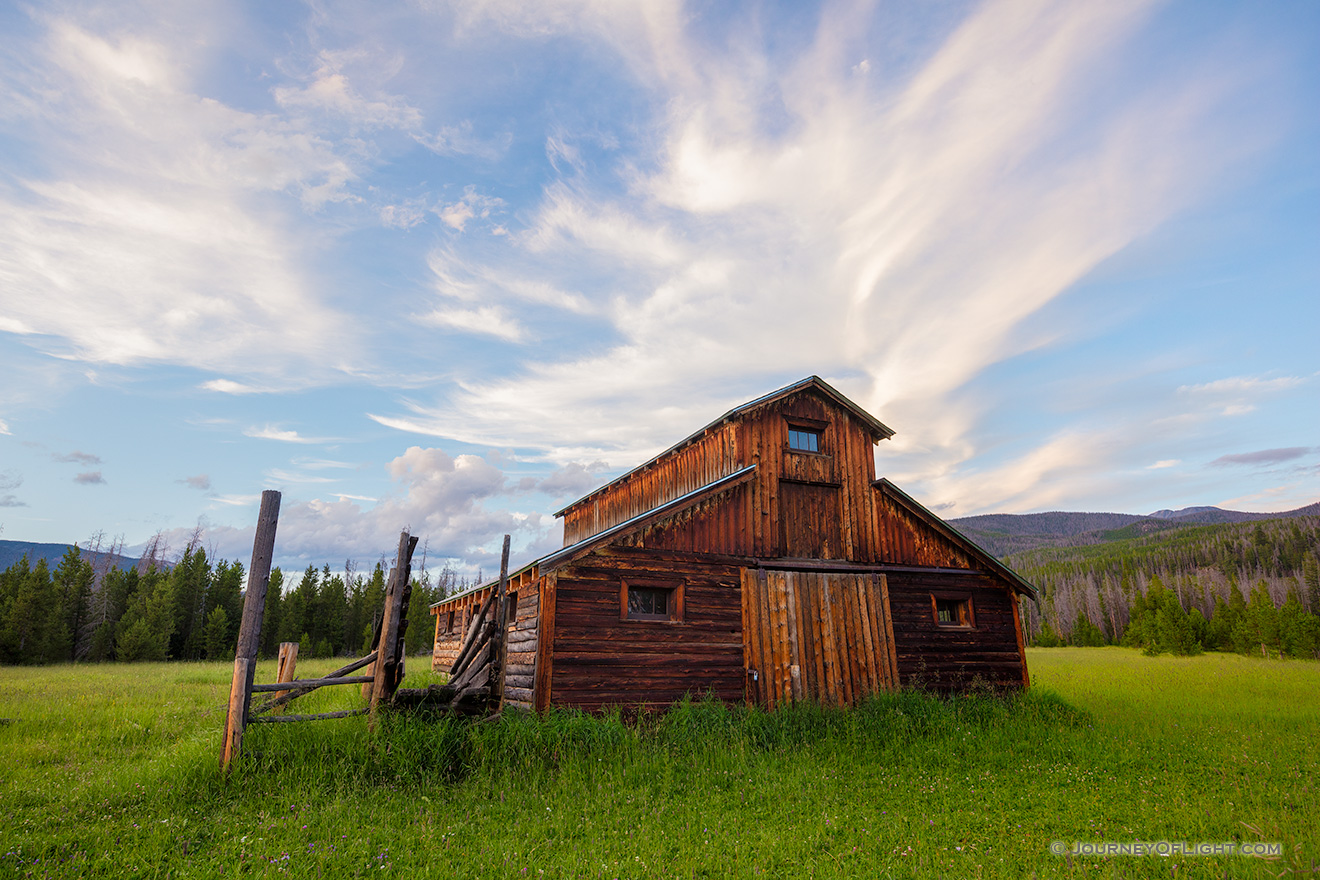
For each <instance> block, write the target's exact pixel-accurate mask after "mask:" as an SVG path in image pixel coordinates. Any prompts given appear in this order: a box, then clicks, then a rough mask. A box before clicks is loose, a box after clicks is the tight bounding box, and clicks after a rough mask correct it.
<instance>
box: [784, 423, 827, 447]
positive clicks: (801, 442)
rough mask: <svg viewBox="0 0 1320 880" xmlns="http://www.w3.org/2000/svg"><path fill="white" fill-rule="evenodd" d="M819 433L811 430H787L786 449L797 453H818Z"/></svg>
mask: <svg viewBox="0 0 1320 880" xmlns="http://www.w3.org/2000/svg"><path fill="white" fill-rule="evenodd" d="M820 435H821V432H820V431H816V430H813V429H811V428H789V429H788V448H789V449H796V450H798V451H799V452H820Z"/></svg>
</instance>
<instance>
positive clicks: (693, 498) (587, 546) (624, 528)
mask: <svg viewBox="0 0 1320 880" xmlns="http://www.w3.org/2000/svg"><path fill="white" fill-rule="evenodd" d="M755 471H756V465H754V464H749V465H748V466H747V467H745V468H741V469H739V470H736V471H734V472H733V473H731V474H729V475H728V476H726V477H720V478H719V479H718V480H713V481H711V482H709V483H707V484H706V485H704V486H702V487H701V488H699V489H693V490H692V491H691V492H688V493H687V494H685V495H680V496H679V497H677V498H675V499H674V500H672V501H666V502H665V503H664V504H660V505H657V506H656V507H653V508H651V509H650V510H647V511H643V512H642V513H639V514H637V515H636V516H634V517H632V518H631V519H626V520H624V521H623V522H621V523H617V524H616V525H612V526H610V527H609V528H608V529H605V530H604V531H601V532H597V533H596V534H594V535H592V536H590V537H587V538H583V539H582V540H581V541H578V542H577V543H576V544H570V545H568V546H567V547H561V548H560V549H558V550H556V551H554V552H553V553H547V554H546V555H545V556H542V557H541V558H540V559H535V560H532V561H531V562H529V563H527V564H526V565H524V566H523V567H522V568H520V569H518V570H517V571H514V572H510V573H509V577H510V578H511V579H512V578H514V577H516V576H517V575H519V574H522V573H523V572H524V571H527V570H528V569H529V568H533V567H535V568H537V569H538V570H539V571H549V570H550V569H553V568H557V567H558V566H560V565H562V564H563V563H565V562H568V561H569V560H571V559H573V558H575V557H577V556H580V555H581V554H583V553H586V552H587V551H589V550H591V549H592V548H593V547H595V546H597V545H598V544H601V543H604V542H606V541H610V540H613V539H614V538H617V537H619V536H620V535H623V534H625V533H627V532H630V531H633V530H634V529H639V528H642V527H644V526H648V525H650V524H651V523H653V522H656V521H658V520H662V519H665V518H666V517H670V516H673V515H675V514H678V513H682V512H683V511H684V510H686V509H687V508H689V507H692V506H694V505H696V504H699V503H700V502H702V501H705V500H706V499H707V498H709V497H711V496H712V495H716V494H718V493H720V492H723V491H724V490H725V489H732V488H733V487H734V486H739V485H741V484H743V483H745V482H747V481H748V480H750V479H751V478H752V474H753V473H754V472H755ZM498 580H499V579H498V578H496V579H495V580H490V581H487V582H485V583H482V584H477V585H476V586H474V587H469V588H468V589H466V590H464V591H463V592H461V593H455V594H454V595H452V596H446V597H445V598H443V599H441V600H439V601H438V602H432V603H431V606H430V607H431V608H439V607H440V606H441V605H443V604H445V603H446V602H452V601H453V600H454V599H460V598H463V597H464V596H467V595H469V594H471V593H475V592H478V591H479V590H484V589H487V588H488V587H491V586H493V585H494V584H495V583H496V581H498Z"/></svg>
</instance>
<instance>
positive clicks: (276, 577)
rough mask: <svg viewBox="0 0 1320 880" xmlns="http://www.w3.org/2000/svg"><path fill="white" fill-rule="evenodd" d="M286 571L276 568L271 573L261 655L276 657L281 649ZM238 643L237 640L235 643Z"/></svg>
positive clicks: (263, 613) (263, 612)
mask: <svg viewBox="0 0 1320 880" xmlns="http://www.w3.org/2000/svg"><path fill="white" fill-rule="evenodd" d="M283 593H284V572H283V571H281V570H280V569H278V568H276V569H274V570H273V571H271V573H270V582H269V584H268V585H267V587H266V607H265V609H263V611H262V617H261V655H262V656H263V657H276V656H278V655H279V650H280V620H281V619H282V617H283V614H284V596H283ZM235 644H237V642H236V643H235Z"/></svg>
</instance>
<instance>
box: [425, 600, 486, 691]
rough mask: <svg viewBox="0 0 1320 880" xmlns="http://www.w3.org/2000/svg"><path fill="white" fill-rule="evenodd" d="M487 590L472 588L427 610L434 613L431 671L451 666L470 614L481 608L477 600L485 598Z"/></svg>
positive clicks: (445, 670)
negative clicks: (441, 604)
mask: <svg viewBox="0 0 1320 880" xmlns="http://www.w3.org/2000/svg"><path fill="white" fill-rule="evenodd" d="M491 589H492V588H491V587H487V588H485V589H483V590H476V591H474V592H471V593H467V594H465V595H463V596H459V597H457V598H454V599H450V600H448V601H446V602H445V604H444V605H443V606H441V607H440V608H438V609H437V608H432V609H431V614H432V615H434V616H435V643H434V645H433V646H432V647H431V669H432V671H434V672H448V671H449V669H450V667H451V666H453V665H454V659H455V658H456V657H457V656H458V649H459V648H460V647H461V646H462V644H463V635H464V634H465V633H466V632H467V629H468V625H469V624H470V623H471V621H472V615H474V614H476V613H477V612H478V611H480V610H481V603H483V602H485V601H486V597H487V596H489V595H490V591H491ZM451 621H452V623H451Z"/></svg>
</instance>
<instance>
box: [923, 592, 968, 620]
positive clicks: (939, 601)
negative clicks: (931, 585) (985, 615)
mask: <svg viewBox="0 0 1320 880" xmlns="http://www.w3.org/2000/svg"><path fill="white" fill-rule="evenodd" d="M930 608H931V613H932V614H933V615H934V619H935V625H936V626H937V627H940V628H941V629H973V628H975V626H976V617H975V616H974V614H973V610H972V597H971V596H969V595H967V594H966V593H931V594H930Z"/></svg>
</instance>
